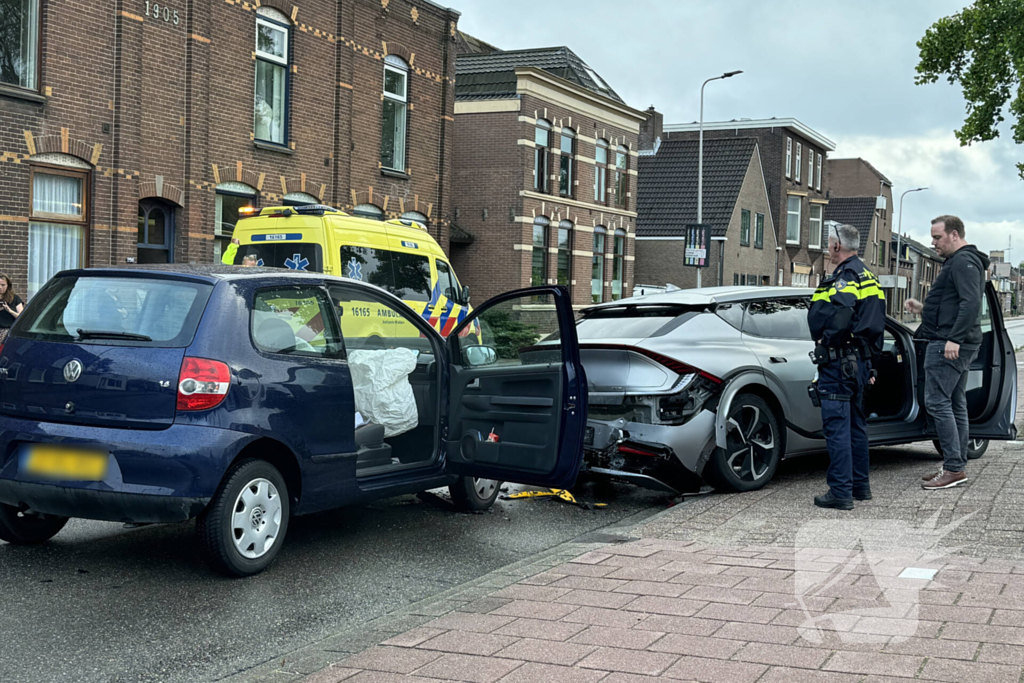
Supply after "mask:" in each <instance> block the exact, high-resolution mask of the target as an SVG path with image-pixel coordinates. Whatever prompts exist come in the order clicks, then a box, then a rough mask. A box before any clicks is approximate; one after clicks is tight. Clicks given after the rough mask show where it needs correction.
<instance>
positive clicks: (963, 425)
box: [905, 216, 989, 490]
mask: <svg viewBox="0 0 1024 683" xmlns="http://www.w3.org/2000/svg"><path fill="white" fill-rule="evenodd" d="M932 246H933V247H934V248H935V251H937V252H938V253H939V256H943V257H945V259H946V262H945V263H944V264H943V266H942V270H941V271H940V272H939V276H938V277H937V278H935V282H934V283H933V284H932V288H931V290H930V291H929V292H928V296H927V297H925V301H924V304H921V302H920V301H918V300H917V299H907V302H906V304H905V305H906V309H907V311H909V312H910V313H919V314H921V326H920V327H918V328H917V333H916V334H915V336H916V337H917V338H918V339H926V340H928V347H927V351H926V352H925V357H924V404H925V408H926V409H927V410H928V414H929V415H931V418H932V420H933V421H934V422H935V430H936V431H937V432H938V435H939V445H940V446H942V455H943V463H942V469H940V470H939V471H938V472H934V473H931V474H928V475H925V476H924V477H922V479H923V480H924V484H922V488H924V489H927V490H935V489H948V488H952V487H954V486H958V485H960V484H962V483H964V482H965V481H967V473H966V472H964V467H965V466H966V465H967V441H968V439H969V438H970V423H969V422H968V419H967V372H968V370H969V369H970V367H971V362H972V361H973V360H974V358H975V357H976V356H977V355H978V349H979V348H980V347H981V323H980V321H979V316H980V313H981V297H982V296H984V293H985V273H986V272H987V271H988V265H989V260H988V257H987V256H985V255H984V254H982V253H981V252H980V251H978V249H977V247H975V246H974V245H973V244H967V242H966V241H965V240H964V223H963V221H961V220H960V219H959V218H957V217H956V216H939V217H938V218H936V219H935V220H933V221H932Z"/></svg>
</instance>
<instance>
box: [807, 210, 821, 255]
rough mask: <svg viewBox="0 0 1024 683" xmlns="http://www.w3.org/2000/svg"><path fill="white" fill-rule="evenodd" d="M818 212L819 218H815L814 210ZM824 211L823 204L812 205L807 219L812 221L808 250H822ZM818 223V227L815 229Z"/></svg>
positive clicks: (808, 237)
mask: <svg viewBox="0 0 1024 683" xmlns="http://www.w3.org/2000/svg"><path fill="white" fill-rule="evenodd" d="M815 209H817V210H818V217H817V218H815V217H814V210H815ZM824 213H825V212H824V211H823V209H822V206H821V204H811V208H810V210H809V211H808V212H807V219H808V220H809V221H810V225H811V227H810V234H809V235H808V236H807V248H808V249H821V230H822V227H823V226H822V218H823V216H824ZM815 222H817V227H815Z"/></svg>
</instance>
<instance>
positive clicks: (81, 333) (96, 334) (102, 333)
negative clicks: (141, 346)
mask: <svg viewBox="0 0 1024 683" xmlns="http://www.w3.org/2000/svg"><path fill="white" fill-rule="evenodd" d="M75 331H76V332H78V337H76V338H75V341H81V340H83V339H128V340H130V341H143V342H151V341H153V338H152V337H147V336H146V335H144V334H135V333H134V332H115V331H114V330H83V329H81V328H79V329H77V330H75Z"/></svg>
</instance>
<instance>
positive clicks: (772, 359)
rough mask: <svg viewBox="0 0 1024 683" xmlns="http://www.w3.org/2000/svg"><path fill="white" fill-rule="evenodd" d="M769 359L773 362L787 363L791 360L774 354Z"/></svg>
mask: <svg viewBox="0 0 1024 683" xmlns="http://www.w3.org/2000/svg"><path fill="white" fill-rule="evenodd" d="M768 360H770V361H771V362H773V363H787V362H789V361H787V360H786V359H785V358H783V357H782V356H772V357H771V358H769V359H768Z"/></svg>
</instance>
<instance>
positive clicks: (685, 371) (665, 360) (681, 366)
mask: <svg viewBox="0 0 1024 683" xmlns="http://www.w3.org/2000/svg"><path fill="white" fill-rule="evenodd" d="M580 348H581V349H613V350H616V351H633V352H634V353H639V354H640V355H641V356H646V357H647V358H650V359H651V360H653V361H654V362H655V363H657V364H658V365H661V366H664V367H666V368H668V369H669V370H671V371H672V372H674V373H676V374H677V375H690V374H697V375H700V376H701V377H703V378H704V379H707V380H710V381H711V382H714V383H715V384H721V383H722V380H721V378H719V377H715V376H714V375H712V374H711V373H710V372H704V371H703V370H699V369H697V368H695V367H693V366H692V365H687V364H686V363H683V362H680V361H677V360H676V359H675V358H669V357H668V356H663V355H661V354H660V353H656V352H654V351H650V350H648V349H643V348H640V347H639V346H624V345H621V344H580Z"/></svg>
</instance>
